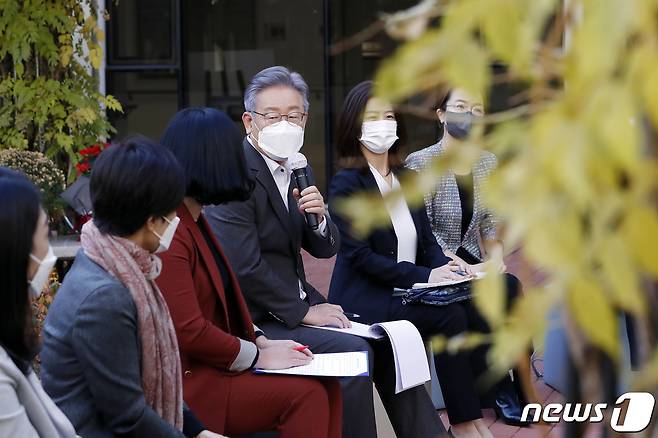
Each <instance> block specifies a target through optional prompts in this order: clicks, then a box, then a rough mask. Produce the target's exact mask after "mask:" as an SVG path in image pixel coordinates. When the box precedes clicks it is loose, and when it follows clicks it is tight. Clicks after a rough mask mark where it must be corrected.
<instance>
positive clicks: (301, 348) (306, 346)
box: [293, 345, 308, 351]
mask: <svg viewBox="0 0 658 438" xmlns="http://www.w3.org/2000/svg"><path fill="white" fill-rule="evenodd" d="M306 349H308V345H300V346H299V347H294V348H293V350H295V351H304V350H306Z"/></svg>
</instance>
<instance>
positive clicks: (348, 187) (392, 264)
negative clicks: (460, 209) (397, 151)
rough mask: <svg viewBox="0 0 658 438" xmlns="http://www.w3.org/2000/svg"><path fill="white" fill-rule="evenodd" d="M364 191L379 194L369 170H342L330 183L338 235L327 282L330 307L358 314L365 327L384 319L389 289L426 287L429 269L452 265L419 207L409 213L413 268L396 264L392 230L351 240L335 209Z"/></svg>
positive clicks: (396, 240) (343, 220)
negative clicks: (413, 242) (412, 229)
mask: <svg viewBox="0 0 658 438" xmlns="http://www.w3.org/2000/svg"><path fill="white" fill-rule="evenodd" d="M363 191H376V192H377V193H379V189H378V187H377V182H376V181H375V177H374V176H373V175H372V173H370V170H368V169H365V170H356V169H349V170H341V171H340V172H338V173H337V174H336V176H334V178H333V179H332V180H331V187H330V188H329V209H330V212H331V217H332V218H333V220H334V222H335V223H336V226H337V227H338V230H339V231H340V235H341V242H342V245H341V247H340V250H339V251H338V257H337V259H336V266H335V267H334V273H333V276H332V277H331V286H330V288H329V301H330V302H332V303H336V304H340V305H341V306H342V307H343V309H345V310H347V311H351V312H354V313H357V314H359V315H361V316H362V317H363V319H364V320H365V321H368V322H378V321H385V320H387V318H388V309H389V305H390V301H391V299H392V298H393V297H392V294H393V288H396V287H397V288H410V287H411V286H412V285H413V284H414V283H425V282H427V279H428V277H429V275H430V272H431V270H432V268H436V267H438V266H442V265H444V264H446V263H448V261H449V260H450V259H449V258H448V257H446V256H445V255H444V254H443V251H441V247H439V245H438V244H437V243H436V240H435V239H434V235H433V234H432V230H431V229H430V225H429V221H428V219H427V213H426V212H425V208H423V207H422V206H421V207H420V208H418V209H411V217H412V218H413V221H414V225H415V226H416V230H417V232H418V249H417V253H416V264H413V263H410V262H400V263H398V262H397V252H398V239H397V236H396V235H395V231H394V230H393V225H392V224H390V225H389V226H388V227H386V228H381V229H377V230H374V231H373V232H371V233H370V235H369V236H368V237H366V238H365V239H362V238H358V237H355V236H354V235H353V233H352V231H351V227H350V223H349V221H348V219H347V218H346V217H345V216H344V215H343V214H341V212H339V211H337V210H336V208H335V205H336V201H337V200H339V199H341V198H345V197H349V196H350V195H352V194H355V193H357V192H363Z"/></svg>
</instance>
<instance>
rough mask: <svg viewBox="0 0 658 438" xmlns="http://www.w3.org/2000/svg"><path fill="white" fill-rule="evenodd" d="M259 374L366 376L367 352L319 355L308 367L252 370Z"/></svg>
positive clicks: (314, 356)
mask: <svg viewBox="0 0 658 438" xmlns="http://www.w3.org/2000/svg"><path fill="white" fill-rule="evenodd" d="M254 372H255V373H259V374H292V375H295V376H327V377H354V376H367V375H368V352H367V351H351V352H348V353H320V354H314V355H313V361H312V362H311V363H310V364H308V365H301V366H298V367H292V368H286V369H284V370H265V369H262V368H256V369H254Z"/></svg>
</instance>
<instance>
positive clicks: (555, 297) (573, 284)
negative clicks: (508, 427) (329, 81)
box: [344, 0, 658, 370]
mask: <svg viewBox="0 0 658 438" xmlns="http://www.w3.org/2000/svg"><path fill="white" fill-rule="evenodd" d="M424 3H428V4H426V5H425V8H426V10H427V11H430V12H428V13H434V12H436V10H440V11H441V13H442V16H441V18H440V23H439V24H438V25H437V26H434V27H428V28H427V29H426V30H425V32H424V33H422V34H421V35H420V36H419V35H418V32H417V23H419V22H420V21H419V17H418V16H417V15H414V16H413V19H414V20H416V27H413V26H409V28H410V29H412V30H413V32H412V31H409V33H408V34H404V32H403V31H400V29H402V30H404V29H405V27H404V26H403V25H401V24H400V23H399V22H398V23H396V26H397V27H396V29H397V30H398V33H397V34H396V35H395V36H396V37H400V38H404V39H406V41H405V42H404V44H403V45H402V46H401V47H400V48H399V50H398V51H397V52H396V53H395V54H394V55H393V56H392V57H391V58H389V59H387V60H386V61H385V62H383V64H382V66H381V68H380V70H379V72H378V75H377V78H376V82H377V84H378V88H377V92H378V93H379V95H381V96H382V97H384V98H387V99H389V100H391V101H394V102H399V101H401V100H404V99H405V98H407V97H409V96H412V95H415V94H417V93H422V92H429V91H436V89H437V87H439V86H442V87H460V88H465V89H466V90H468V91H470V92H471V93H479V94H481V95H483V96H485V98H486V96H488V95H489V93H488V92H489V90H490V89H491V87H492V86H494V85H500V84H513V85H515V86H517V87H519V88H520V89H521V91H520V93H519V95H517V96H515V98H517V99H516V100H515V101H513V102H511V103H509V108H508V109H507V111H509V114H508V113H507V112H506V113H504V114H490V115H488V116H487V117H486V118H485V123H487V124H489V125H490V126H489V127H490V128H491V129H488V130H487V132H486V133H485V134H483V135H480V136H473V137H472V138H470V139H469V141H468V142H467V143H466V144H465V145H464V147H461V148H460V150H459V151H457V152H456V154H453V155H454V156H450V155H449V156H447V157H445V159H443V160H441V161H437V162H436V163H434V164H433V165H432V166H431V167H430V169H428V171H426V172H424V173H421V174H418V175H413V176H412V177H411V178H410V179H409V180H408V181H407V185H406V189H405V193H404V195H405V196H406V197H407V198H408V199H409V200H410V201H411V202H413V203H416V205H419V203H420V202H422V198H423V195H424V194H425V193H428V192H430V191H431V190H432V189H433V188H434V186H435V184H436V181H437V180H438V178H439V177H440V176H441V175H442V173H443V172H444V171H445V169H446V167H447V166H449V165H450V163H454V161H455V160H471V162H472V161H473V160H474V159H475V157H477V153H474V152H473V151H478V150H481V149H487V150H491V151H492V152H494V153H496V154H497V155H498V157H499V159H500V160H499V161H500V165H499V167H498V169H497V170H496V171H495V172H494V173H493V174H492V176H491V178H490V181H489V184H488V186H487V191H486V196H485V198H486V203H487V205H488V206H489V207H490V208H492V209H493V210H494V211H495V212H496V213H497V214H498V215H499V216H500V217H501V218H502V219H503V221H504V223H505V227H504V233H505V234H504V235H503V236H502V237H503V238H504V240H505V241H506V247H507V248H509V249H511V248H516V247H522V248H523V249H524V254H525V256H526V257H527V259H528V261H529V262H530V263H531V264H532V265H534V266H536V267H538V268H539V269H540V270H541V271H542V272H543V273H545V275H546V277H547V280H546V282H545V283H543V284H541V285H539V286H537V287H530V288H528V290H526V294H525V296H524V297H523V298H522V299H521V300H520V301H519V302H518V303H517V305H516V308H515V309H513V311H512V315H511V316H510V317H508V318H505V316H504V311H503V305H502V303H503V302H504V300H503V295H504V294H503V289H502V286H501V284H500V281H499V280H496V277H495V276H491V278H489V277H488V278H487V280H486V281H481V282H480V283H479V284H478V288H477V292H478V293H477V298H476V304H477V305H478V306H479V307H480V309H481V310H482V312H483V314H484V315H485V316H486V317H487V319H488V320H489V321H490V322H491V323H492V326H494V327H495V328H496V332H495V333H494V334H493V336H492V339H493V342H494V348H493V349H492V353H491V359H492V361H493V363H494V365H496V366H497V367H499V368H500V369H501V370H505V369H507V367H509V365H511V364H513V363H514V362H515V361H516V360H517V359H518V358H519V357H521V356H522V355H523V354H525V352H526V351H525V349H524V347H523V345H527V344H526V343H527V342H528V341H530V340H532V339H533V338H534V339H539V338H541V335H542V333H543V331H544V329H545V327H546V315H547V313H548V312H549V311H550V310H551V308H552V307H554V306H556V305H559V306H563V307H564V309H566V314H567V317H568V319H569V320H570V321H572V322H573V324H571V325H570V326H573V327H575V328H576V330H578V331H579V334H581V335H583V336H584V337H585V338H586V339H587V340H588V342H590V343H591V344H592V345H595V346H597V347H598V348H600V349H602V350H603V351H605V352H607V353H608V354H609V355H610V356H611V357H613V358H614V359H616V358H617V357H618V354H619V352H620V340H619V331H618V324H619V320H620V315H621V314H622V312H628V313H631V314H633V315H634V316H635V317H636V321H639V323H640V326H644V327H649V318H651V317H653V318H655V317H656V314H658V309H656V308H655V306H656V303H655V302H654V301H651V300H650V298H651V296H650V295H649V293H650V291H651V289H650V288H649V287H647V285H649V284H651V282H656V281H657V280H658V214H657V205H658V198H657V197H656V194H657V193H658V165H657V164H656V154H657V153H658V150H657V149H658V147H657V145H656V144H655V142H656V138H655V132H656V131H657V130H658V129H657V128H658V20H656V17H657V16H658V2H656V1H654V0H625V1H623V2H619V1H616V0H570V1H568V2H563V1H558V0H532V1H528V0H460V1H441V2H439V1H435V2H424ZM429 3H433V4H429ZM425 24H427V22H426V23H425ZM493 64H499V65H501V64H502V65H504V67H505V68H504V70H503V73H502V74H497V75H498V76H495V75H493V74H492V68H491V66H492V65H493ZM519 102H520V103H519ZM521 103H522V104H521ZM515 105H518V107H517V108H513V107H514V106H515ZM398 195H399V194H393V196H398ZM344 208H345V211H346V213H347V214H348V215H349V216H350V217H351V218H353V220H354V227H355V230H357V231H359V232H366V231H367V230H369V229H371V228H372V227H373V226H377V225H381V224H382V223H384V222H383V221H384V219H385V211H383V209H382V208H381V202H379V201H378V199H377V197H373V196H366V195H361V196H357V197H354V198H353V199H351V200H349V201H346V203H345V205H344ZM651 306H654V308H652V307H651ZM518 342H521V343H522V344H520V345H521V346H519V344H518ZM651 347H654V348H655V345H653V346H651ZM656 357H658V355H657V356H656ZM653 367H654V368H655V367H656V365H655V364H654V365H653Z"/></svg>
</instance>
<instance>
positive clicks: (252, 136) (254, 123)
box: [248, 113, 260, 143]
mask: <svg viewBox="0 0 658 438" xmlns="http://www.w3.org/2000/svg"><path fill="white" fill-rule="evenodd" d="M249 114H251V113H249ZM251 124H252V125H253V126H255V127H256V128H258V132H260V127H259V126H258V125H257V124H256V118H255V117H254V116H253V115H252V116H251ZM248 135H249V136H250V137H251V139H252V140H253V141H254V142H256V143H258V139H257V138H256V137H255V136H254V129H253V127H252V129H251V132H250V133H249V134H248Z"/></svg>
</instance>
